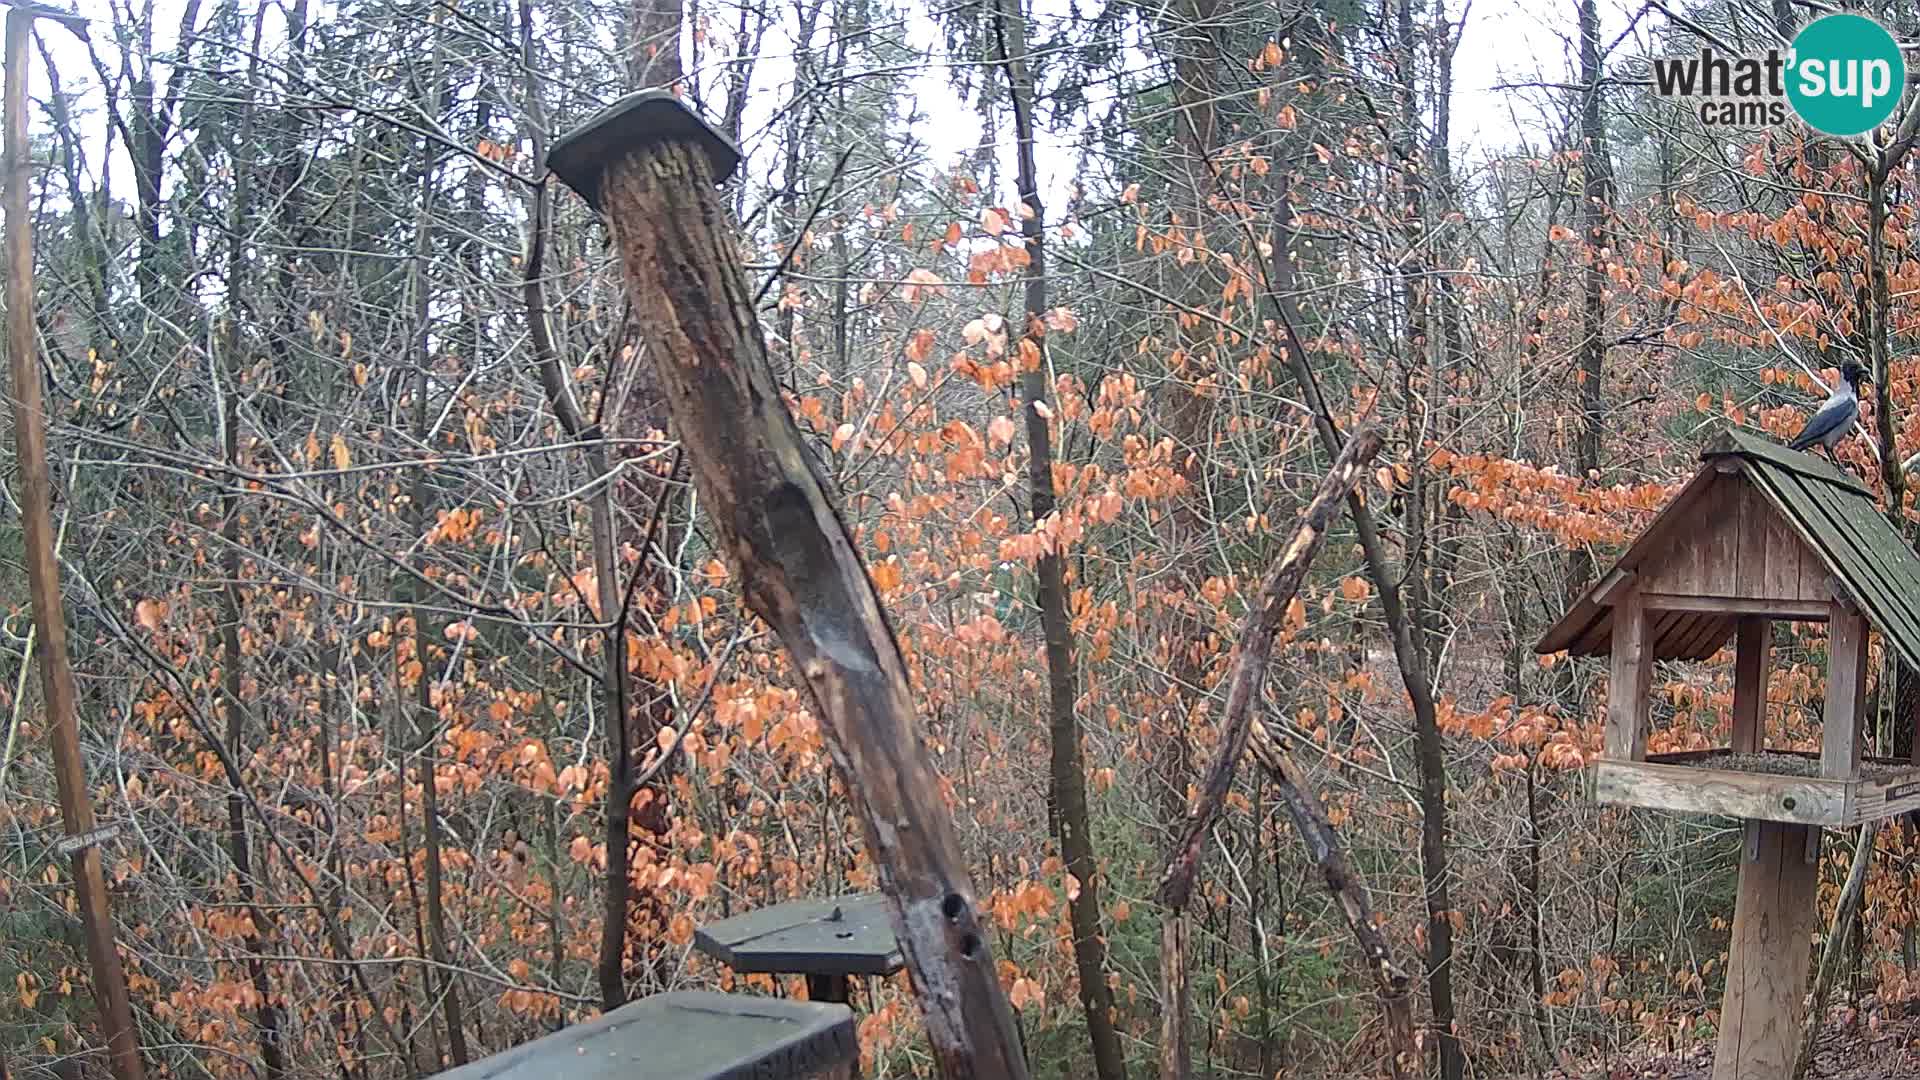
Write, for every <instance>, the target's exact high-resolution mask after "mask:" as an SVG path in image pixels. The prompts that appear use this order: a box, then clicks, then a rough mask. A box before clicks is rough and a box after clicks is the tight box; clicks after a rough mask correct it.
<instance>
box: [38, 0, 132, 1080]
mask: <svg viewBox="0 0 1920 1080" xmlns="http://www.w3.org/2000/svg"><path fill="white" fill-rule="evenodd" d="M36 14H44V15H46V16H47V17H49V18H57V17H58V16H57V14H55V13H49V12H46V11H44V10H37V9H35V8H31V7H16V8H13V9H12V10H10V11H8V12H7V45H6V174H7V176H6V197H5V202H6V234H7V282H6V296H7V366H8V368H9V371H10V374H11V376H12V382H13V395H12V396H13V440H14V448H15V453H16V456H17V458H18V460H19V469H20V527H21V532H22V534H23V535H22V541H21V542H22V546H23V547H24V548H25V560H26V564H27V587H28V589H29V591H30V592H31V594H32V602H33V625H34V631H35V634H36V636H37V637H38V638H39V641H40V686H41V695H42V700H43V702H44V708H45V711H46V717H47V729H48V731H49V732H50V733H51V740H52V742H53V763H54V777H55V781H56V783H57V785H58V789H59V798H60V823H61V825H62V827H63V828H64V829H65V830H66V834H67V836H69V837H74V838H76V843H77V845H78V846H76V847H74V848H73V850H72V851H71V852H70V853H69V854H70V855H71V857H72V859H73V892H74V900H75V902H76V904H75V906H76V907H77V908H78V909H79V915H80V926H81V930H82V933H83V935H84V936H85V938H86V947H87V961H88V964H89V965H90V966H91V967H92V969H93V995H94V997H95V999H96V1000H97V1001H98V1002H99V1007H100V1027H101V1028H102V1030H103V1031H104V1033H105V1035H106V1039H107V1052H108V1060H109V1062H110V1063H111V1066H112V1069H113V1075H114V1077H115V1080H143V1078H144V1077H145V1075H146V1066H145V1065H143V1064H142V1063H141V1060H140V1042H139V1038H140V1036H139V1032H138V1031H137V1030H136V1029H135V1028H134V1026H133V1009H132V1006H131V1005H130V1004H129V1003H128V1001H127V983H126V975H125V973H124V972H123V971H122V970H121V967H120V954H119V952H118V950H117V949H116V947H115V945H114V933H113V913H112V912H111V911H110V910H109V908H108V901H107V882H106V875H105V873H104V872H103V871H102V869H101V855H100V844H99V842H98V840H97V838H92V837H89V836H88V835H87V834H89V833H91V832H92V831H93V828H94V817H93V802H92V800H91V798H90V797H89V795H88V793H87V765H86V761H85V760H84V758H83V757H82V756H81V750H80V714H79V700H78V699H79V692H78V689H77V687H76V686H75V684H74V678H73V663H72V660H71V659H70V658H69V656H68V653H67V614H66V606H65V603H64V602H63V600H62V599H61V595H60V562H59V559H58V557H57V556H56V555H55V553H54V549H53V544H54V539H53V538H54V532H53V478H52V476H51V474H50V473H49V471H48V468H47V426H46V425H47V421H46V407H45V405H44V404H43V402H42V396H41V388H40V384H41V374H40V349H39V341H38V337H37V332H36V329H35V326H34V315H33V312H34V285H33V220H32V206H31V205H30V203H29V200H28V194H29V191H28V189H29V188H30V187H32V185H33V161H32V159H31V158H30V157H28V155H27V42H28V40H29V38H30V35H31V33H32V30H33V20H34V17H35V15H36Z"/></svg>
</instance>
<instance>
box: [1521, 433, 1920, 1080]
mask: <svg viewBox="0 0 1920 1080" xmlns="http://www.w3.org/2000/svg"><path fill="white" fill-rule="evenodd" d="M1701 458H1702V461H1703V465H1702V468H1701V469H1700V471H1699V472H1698V473H1697V474H1695V476H1694V477H1693V479H1692V480H1691V481H1689V482H1688V483H1687V485H1686V486H1685V487H1684V488H1683V489H1682V490H1681V491H1680V493H1679V494H1678V495H1676V496H1675V497H1674V499H1673V501H1671V502H1670V503H1668V504H1667V506H1666V507H1665V508H1664V509H1662V510H1661V512H1660V514H1659V515H1658V516H1657V517H1656V518H1655V519H1654V521H1653V523H1652V524H1651V525H1649V526H1648V527H1647V529H1646V531H1645V532H1643V533H1642V534H1641V535H1640V537H1639V538H1638V539H1636V540H1635V541H1634V543H1633V545H1632V546H1631V547H1630V548H1629V549H1628V550H1627V552H1626V554H1625V555H1623V556H1621V558H1620V561H1619V563H1618V564H1616V565H1615V566H1614V567H1613V569H1612V570H1610V571H1609V572H1608V573H1607V574H1606V575H1605V576H1603V577H1602V578H1601V579H1600V581H1599V582H1598V583H1597V584H1596V585H1595V586H1594V587H1593V588H1592V589H1590V590H1589V591H1588V592H1587V593H1586V594H1585V595H1583V596H1581V597H1580V598H1578V599H1577V600H1575V601H1574V603H1573V604H1572V605H1571V606H1570V607H1569V608H1568V610H1567V613H1566V614H1565V615H1564V616H1563V617H1562V618H1561V619H1560V621H1559V622H1558V623H1556V624H1555V625H1554V626H1553V627H1552V628H1551V629H1550V630H1548V631H1547V633H1546V635H1545V636H1543V637H1542V638H1541V639H1540V641H1539V642H1538V643H1537V644H1536V646H1535V648H1536V650H1537V651H1539V652H1541V653H1556V652H1562V651H1564V652H1568V653H1570V654H1572V655H1574V656H1599V655H1606V656H1608V657H1609V658H1610V663H1611V678H1610V681H1609V688H1608V692H1607V731H1606V744H1605V745H1606V748H1605V752H1604V756H1603V757H1602V759H1601V760H1600V761H1599V762H1598V763H1597V764H1595V765H1594V766H1593V768H1592V770H1591V775H1592V783H1593V792H1594V796H1595V798H1597V799H1598V800H1599V801H1601V802H1604V803H1612V804H1616V805H1623V806H1641V807H1649V808H1652V809H1657V810H1669V811H1679V812H1690V813H1699V814H1715V815H1721V816H1726V817H1734V818H1739V819H1740V820H1741V822H1742V834H1741V860H1740V885H1739V891H1738V893H1737V894H1736V897H1735V900H1734V914H1733V931H1732V940H1731V942H1730V943H1729V946H1728V959H1727V969H1726V993H1725V998H1724V1000H1723V1001H1722V1003H1721V1009H1720V1042H1719V1049H1718V1051H1717V1053H1716V1055H1715V1058H1714V1071H1713V1078H1714V1080H1779V1078H1781V1077H1785V1076H1787V1075H1789V1074H1790V1072H1791V1070H1792V1068H1793V1065H1794V1060H1795V1057H1796V1056H1797V1053H1798V1050H1799V1039H1800V1035H1801V1030H1802V1026H1803V1025H1804V1023H1805V1020H1806V1015H1805V1013H1806V1005H1805V994H1806V984H1807V967H1808V959H1809V948H1810V945H1811V939H1812V935H1813V930H1814V921H1815V918H1816V915H1817V909H1818V891H1817V885H1818V871H1819V852H1820V838H1821V832H1822V830H1823V829H1825V828H1829V827H1831V828H1840V827H1848V826H1855V825H1859V824H1861V823H1863V822H1866V821H1872V820H1877V819H1881V818H1888V817H1893V816H1896V815H1899V814H1903V813H1906V812H1907V811H1909V810H1913V809H1915V808H1916V807H1920V768H1916V767H1915V764H1914V763H1913V762H1895V761H1891V760H1884V759H1872V760H1869V759H1867V758H1866V757H1865V756H1864V754H1863V749H1864V716H1863V713H1864V711H1865V710H1864V703H1865V699H1866V682H1867V641H1868V636H1869V634H1870V632H1872V631H1875V630H1877V631H1879V633H1880V635H1881V639H1882V642H1883V643H1884V645H1885V648H1886V650H1887V651H1888V652H1889V653H1894V654H1898V655H1900V656H1902V657H1904V658H1905V659H1906V660H1907V662H1908V663H1910V664H1920V559H1916V558H1915V556H1914V554H1913V551H1912V550H1911V549H1910V548H1908V547H1907V545H1906V543H1905V542H1904V541H1903V540H1902V539H1901V537H1900V535H1899V534H1898V532H1896V531H1895V530H1894V528H1893V526H1892V525H1890V524H1889V523H1888V522H1887V520H1886V518H1885V517H1883V516H1882V515H1881V514H1880V513H1879V511H1878V510H1877V509H1875V506H1874V503H1873V496H1872V494H1871V493H1870V492H1869V491H1868V490H1867V489H1866V488H1865V487H1864V486H1862V485H1861V484H1860V482H1859V481H1858V480H1856V479H1854V478H1853V477H1851V476H1848V475H1846V474H1845V473H1842V472H1840V471H1839V470H1838V469H1836V468H1834V467H1833V466H1832V465H1831V464H1828V463H1827V462H1824V461H1821V460H1820V459H1818V458H1815V457H1813V456H1811V455H1809V454H1802V453H1798V452H1795V451H1791V450H1786V449H1784V448H1782V447H1780V446H1777V445H1775V444H1773V443H1771V442H1768V441H1766V440H1764V439H1761V438H1758V437H1756V436H1753V435H1750V434H1747V433H1744V432H1739V431H1730V432H1727V433H1725V434H1724V435H1722V436H1721V437H1720V438H1719V439H1718V440H1717V441H1716V442H1715V443H1714V444H1713V445H1711V446H1709V447H1708V449H1707V450H1706V451H1705V452H1703V453H1702V455H1701ZM1774 620H1785V621H1790V622H1824V623H1826V624H1827V643H1828V649H1827V652H1828V656H1827V696H1826V701H1825V705H1824V708H1823V710H1822V714H1821V725H1822V726H1821V745H1820V752H1819V753H1818V754H1813V753H1789V752H1784V751H1771V750H1768V748H1767V745H1766V735H1767V733H1766V714H1767V708H1766V702H1767V675H1768V668H1769V661H1770V656H1769V650H1770V646H1771V625H1772V622H1773V621H1774ZM1729 638H1731V639H1733V642H1734V687H1733V704H1732V709H1731V710H1730V712H1731V715H1730V716H1729V724H1728V728H1729V739H1728V745H1727V746H1725V747H1720V748H1714V749H1706V750H1701V749H1690V750H1685V751H1680V752H1673V753H1660V754H1649V753H1648V750H1647V742H1648V735H1649V728H1650V724H1649V721H1650V713H1651V700H1650V699H1651V693H1652V687H1653V667H1654V664H1655V662H1656V661H1659V660H1705V659H1707V658H1709V657H1711V656H1713V655H1715V654H1716V653H1718V652H1719V651H1720V650H1721V648H1722V647H1723V646H1724V645H1725V644H1726V643H1727V641H1728V639H1729Z"/></svg>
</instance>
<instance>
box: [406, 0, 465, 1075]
mask: <svg viewBox="0 0 1920 1080" xmlns="http://www.w3.org/2000/svg"><path fill="white" fill-rule="evenodd" d="M441 79H442V76H441V72H440V33H439V15H438V13H436V14H435V16H434V57H433V60H432V62H431V74H430V75H429V78H428V81H427V93H428V95H429V97H428V101H429V102H430V107H431V109H432V115H433V116H434V117H436V118H437V117H439V116H441V115H442V113H443V112H444V111H445V110H444V109H443V107H442V106H443V104H444V97H445V94H446V88H445V87H444V86H443V85H442V82H441ZM437 157H438V155H437V153H436V146H435V143H434V141H433V140H432V139H431V138H422V139H421V140H420V165H419V168H420V194H419V207H418V208H417V210H416V213H417V214H418V215H419V216H418V218H417V219H416V222H415V225H414V249H413V300H414V313H413V315H414V322H415V325H414V335H415V341H414V350H413V351H414V356H413V363H414V369H413V402H412V404H413V438H414V445H415V446H416V447H417V448H419V449H420V450H421V451H422V452H427V451H428V450H429V449H430V446H431V433H430V432H429V430H428V418H429V417H430V416H431V415H432V413H431V410H429V409H428V408H427V393H428V390H429V389H430V388H431V385H432V383H431V380H430V379H429V378H428V373H429V372H430V371H431V369H432V364H433V351H432V346H431V333H430V332H431V328H432V319H433V305H432V289H431V286H430V284H429V283H430V282H431V280H432V274H431V271H430V268H429V266H428V262H429V260H430V259H431V257H432V253H433V204H434V189H433V177H434V171H435V165H436V162H437ZM426 480H427V471H426V469H425V468H423V467H416V468H415V469H414V470H413V484H412V492H411V494H412V500H411V501H412V510H413V527H414V529H415V530H416V533H417V534H418V535H422V536H424V535H425V534H426V531H427V529H428V527H429V523H430V522H431V521H432V520H433V507H432V503H433V502H434V501H435V500H434V497H433V492H432V491H430V490H429V489H428V487H427V482H426ZM413 562H414V567H413V569H414V571H415V574H416V576H415V577H414V578H413V579H411V580H410V581H409V583H408V584H409V591H410V592H411V593H412V595H413V596H414V597H415V598H416V602H415V603H414V604H413V605H412V608H411V610H410V612H409V615H410V616H411V617H412V619H413V654H414V655H413V659H414V662H415V663H416V664H417V665H419V671H418V674H417V678H416V681H415V683H414V701H413V727H412V735H413V745H412V746H411V747H410V750H411V752H412V753H413V755H414V756H415V759H416V763H415V769H416V771H417V775H418V778H419V780H418V782H419V786H420V818H421V821H420V835H421V847H422V849H423V852H424V854H425V857H426V886H427V889H426V892H427V895H426V908H427V910H426V928H427V948H428V952H429V954H430V955H431V958H432V960H433V964H434V966H433V970H432V971H431V972H429V973H428V980H427V982H428V985H429V986H431V987H433V991H434V996H435V997H436V998H438V999H439V1000H440V1002H441V1013H442V1015H443V1017H444V1018H445V1020H446V1025H447V1051H448V1054H449V1056H450V1057H451V1058H452V1063H453V1064H455V1065H464V1064H466V1061H467V1033H466V1025H465V1023H464V1018H463V1015H462V1010H461V1005H460V983H459V980H458V979H457V978H455V976H454V972H453V967H452V957H451V950H450V949H449V948H448V945H447V915H446V900H445V896H444V885H445V883H444V880H443V878H444V873H445V871H444V867H443V861H442V858H441V852H440V831H441V830H440V793H439V786H438V784H436V782H435V781H436V778H437V774H438V769H437V768H436V766H437V764H438V761H439V754H438V748H439V742H440V724H439V710H438V709H437V707H436V706H435V703H434V700H433V684H434V681H435V679H434V675H433V670H432V667H431V665H430V661H431V660H432V659H433V657H432V655H431V654H430V653H429V651H428V649H429V642H428V637H427V626H426V624H427V618H428V617H429V614H430V610H429V609H428V608H426V607H424V606H422V605H421V604H419V603H418V602H417V601H418V599H419V598H420V596H421V593H422V592H423V591H424V590H425V589H426V584H425V571H426V555H425V551H424V550H420V551H418V552H417V553H416V554H415V555H414V557H413Z"/></svg>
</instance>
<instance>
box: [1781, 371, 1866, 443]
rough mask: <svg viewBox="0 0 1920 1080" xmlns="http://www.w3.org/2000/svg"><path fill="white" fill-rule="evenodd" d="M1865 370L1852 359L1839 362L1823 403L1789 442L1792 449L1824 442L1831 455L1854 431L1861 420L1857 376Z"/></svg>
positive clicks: (1861, 374) (1859, 378)
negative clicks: (1835, 378)
mask: <svg viewBox="0 0 1920 1080" xmlns="http://www.w3.org/2000/svg"><path fill="white" fill-rule="evenodd" d="M1866 374H1867V372H1866V369H1865V368H1862V367H1861V366H1860V365H1859V364H1856V363H1854V362H1853V361H1851V360H1849V361H1847V362H1846V363H1845V364H1842V365H1840V382H1839V383H1838V384H1837V385H1835V386H1834V388H1833V393H1831V394H1828V395H1827V400H1826V404H1824V405H1821V406H1820V408H1819V409H1818V410H1817V411H1816V412H1815V413H1814V414H1813V415H1812V416H1809V417H1808V418H1807V426H1806V427H1803V428H1801V429H1800V434H1799V435H1797V436H1795V437H1794V440H1793V442H1791V443H1789V444H1788V445H1789V446H1790V447H1791V448H1792V449H1795V450H1805V449H1807V448H1809V447H1813V446H1823V447H1826V450H1827V456H1828V457H1832V456H1833V451H1834V449H1835V448H1836V447H1838V446H1839V445H1840V443H1841V441H1842V440H1844V439H1845V438H1846V437H1847V436H1849V435H1851V434H1853V428H1854V425H1855V424H1857V423H1859V422H1860V380H1861V379H1863V378H1865V377H1866Z"/></svg>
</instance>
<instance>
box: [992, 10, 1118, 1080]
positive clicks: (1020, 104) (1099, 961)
mask: <svg viewBox="0 0 1920 1080" xmlns="http://www.w3.org/2000/svg"><path fill="white" fill-rule="evenodd" d="M1021 4H1022V0H995V2H994V12H993V14H994V29H995V31H996V37H997V38H998V43H999V47H1000V65H1001V67H1002V68H1003V69H1004V70H1005V72H1006V75H1007V90H1008V97H1009V99H1010V100H1011V102H1012V105H1013V128H1014V139H1015V144H1016V146H1015V150H1016V157H1017V160H1018V175H1019V185H1020V201H1021V202H1022V203H1023V204H1024V209H1023V211H1022V213H1021V223H1020V231H1021V235H1022V236H1023V237H1025V239H1026V242H1027V256H1028V262H1027V267H1026V270H1025V271H1024V284H1025V290H1024V296H1025V300H1026V308H1027V312H1026V314H1027V318H1026V333H1025V336H1024V337H1023V338H1022V339H1021V341H1020V367H1021V370H1022V374H1021V377H1020V398H1021V400H1022V401H1024V402H1025V403H1026V405H1025V408H1024V409H1023V410H1022V411H1023V412H1025V413H1026V422H1027V446H1028V455H1027V483H1028V485H1029V487H1030V488H1031V489H1032V494H1031V500H1030V512H1031V514H1032V516H1033V526H1034V528H1036V529H1039V528H1041V527H1042V526H1043V524H1044V523H1045V522H1046V520H1047V519H1048V518H1050V517H1052V516H1053V513H1054V491H1053V437H1052V432H1051V429H1050V428H1049V426H1048V417H1049V416H1050V415H1051V413H1050V411H1049V408H1048V405H1047V385H1048V382H1049V381H1050V377H1051V372H1052V366H1051V364H1050V362H1049V359H1048V356H1047V323H1046V314H1047V260H1046V252H1047V247H1046V217H1045V213H1044V212H1043V210H1042V209H1041V206H1040V179H1039V170H1038V169H1037V168H1036V167H1035V165H1034V155H1033V126H1034V125H1033V105H1034V101H1033V76H1032V73H1031V71H1030V70H1029V69H1028V67H1027V16H1026V12H1025V10H1024V9H1023V8H1022V7H1021ZM1034 575H1035V578H1036V584H1035V589H1034V593H1035V595H1034V599H1035V601H1036V603H1037V604H1038V605H1039V608H1040V625H1041V628H1042V631H1043V633H1044V634H1045V637H1046V656H1047V707H1048V708H1047V711H1048V733H1047V734H1048V740H1049V742H1050V744H1051V747H1052V761H1051V763H1050V769H1049V782H1048V789H1047V802H1048V807H1047V809H1048V811H1049V814H1048V817H1049V818H1050V819H1051V824H1052V826H1053V831H1054V835H1055V836H1057V837H1058V838H1059V841H1060V857H1061V859H1062V860H1063V861H1064V862H1065V863H1066V864H1067V873H1069V874H1071V875H1072V876H1073V879H1074V881H1076V882H1078V883H1079V890H1078V891H1077V892H1069V893H1068V896H1067V918H1068V921H1069V922H1070V923H1071V924H1072V926H1073V958H1074V964H1075V966H1076V968H1077V969H1078V973H1079V977H1080V1007H1081V1010H1082V1011H1083V1012H1084V1013H1085V1014H1086V1018H1087V1037H1088V1038H1089V1039H1090V1040H1091V1041H1092V1043H1093V1065H1094V1072H1095V1073H1096V1074H1097V1075H1098V1076H1099V1077H1100V1080H1124V1078H1125V1076H1126V1075H1127V1059H1126V1056H1125V1054H1124V1053H1122V1052H1121V1049H1120V1034H1119V1032H1117V1031H1116V1030H1114V1015H1113V989H1112V988H1111V987H1109V986H1108V985H1107V945H1106V939H1105V938H1104V937H1102V935H1101V929H1100V876H1099V861H1098V859H1097V858H1096V857H1095V855H1094V850H1093V827H1092V822H1091V821H1090V820H1089V815H1088V813H1087V767H1086V761H1085V757H1084V755H1083V754H1082V752H1081V748H1080V718H1079V717H1078V716H1076V715H1075V711H1074V702H1075V700H1076V699H1077V698H1078V697H1079V696H1080V690H1079V682H1080V680H1079V672H1078V670H1077V669H1076V667H1075V664H1076V663H1077V661H1076V659H1075V657H1074V648H1073V645H1074V643H1073V627H1072V624H1071V623H1070V622H1069V621H1068V618H1067V582H1066V560H1065V559H1063V558H1062V557H1061V555H1060V552H1059V551H1057V550H1054V549H1053V548H1052V547H1049V548H1048V550H1047V552H1046V553H1045V554H1044V555H1042V556H1041V557H1040V560H1039V563H1038V564H1037V565H1036V566H1035V567H1034Z"/></svg>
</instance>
